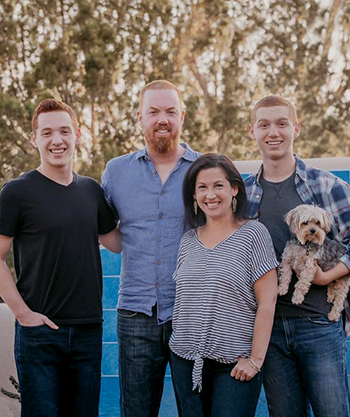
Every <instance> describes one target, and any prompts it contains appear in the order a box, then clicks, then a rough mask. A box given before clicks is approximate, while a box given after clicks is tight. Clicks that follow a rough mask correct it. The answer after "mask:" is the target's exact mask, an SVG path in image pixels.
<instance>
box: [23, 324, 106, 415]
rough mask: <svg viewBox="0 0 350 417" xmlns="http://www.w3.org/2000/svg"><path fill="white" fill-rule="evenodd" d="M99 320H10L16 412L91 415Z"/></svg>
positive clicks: (97, 367) (98, 377) (98, 378)
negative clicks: (18, 407)
mask: <svg viewBox="0 0 350 417" xmlns="http://www.w3.org/2000/svg"><path fill="white" fill-rule="evenodd" d="M101 357H102V324H100V323H98V324H84V325H74V326H59V329H58V330H53V329H51V328H50V327H48V326H46V325H41V326H34V327H24V326H21V325H20V324H19V323H18V322H16V330H15V360H16V366H17V372H18V378H19V384H20V391H21V404H22V413H21V416H22V417H97V416H98V405H99V395H100V385H101Z"/></svg>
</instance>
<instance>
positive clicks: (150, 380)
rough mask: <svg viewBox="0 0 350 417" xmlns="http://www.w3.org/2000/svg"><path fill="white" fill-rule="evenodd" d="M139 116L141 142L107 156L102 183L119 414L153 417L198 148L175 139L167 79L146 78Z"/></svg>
mask: <svg viewBox="0 0 350 417" xmlns="http://www.w3.org/2000/svg"><path fill="white" fill-rule="evenodd" d="M137 115H138V118H139V122H140V125H141V128H142V131H143V134H144V137H145V140H146V147H145V148H143V149H141V150H139V151H137V152H134V153H131V154H128V155H124V156H121V157H118V158H114V159H112V160H111V161H109V162H108V164H107V166H106V169H105V171H104V173H103V176H102V187H103V189H104V191H105V195H106V198H107V201H108V202H109V204H110V206H111V207H112V209H113V211H114V213H115V216H116V220H117V221H119V222H120V233H121V246H122V273H121V281H120V289H119V297H118V324H117V331H118V349H119V381H120V405H121V416H122V417H156V416H158V412H159V407H160V402H161V397H162V392H163V384H164V375H165V369H166V366H167V363H168V362H169V359H170V350H169V346H168V342H169V338H170V335H171V317H172V312H173V305H174V300H175V283H174V281H173V279H172V275H173V272H174V270H175V266H176V259H177V252H178V247H179V244H180V240H181V236H182V234H183V232H184V207H183V202H182V181H183V178H184V176H185V174H186V171H187V169H188V168H189V166H190V165H191V163H192V162H193V161H194V160H195V159H196V158H197V157H198V156H199V154H198V153H197V152H194V151H193V150H192V149H191V148H190V147H189V146H188V145H186V144H184V143H180V135H181V131H182V126H183V122H184V117H185V111H184V110H183V103H182V98H181V93H180V91H179V90H178V88H177V87H176V86H175V85H173V84H172V83H170V82H168V81H165V80H158V81H153V82H151V83H150V84H147V85H146V86H145V87H144V88H143V89H142V91H141V93H140V101H139V111H138V114H137ZM170 365H171V363H170ZM175 394H176V393H175ZM180 413H181V412H180V410H179V414H180Z"/></svg>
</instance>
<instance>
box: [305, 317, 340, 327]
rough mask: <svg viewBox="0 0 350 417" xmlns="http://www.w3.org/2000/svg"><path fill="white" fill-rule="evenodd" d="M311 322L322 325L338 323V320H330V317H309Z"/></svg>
mask: <svg viewBox="0 0 350 417" xmlns="http://www.w3.org/2000/svg"><path fill="white" fill-rule="evenodd" d="M307 319H308V320H309V322H310V323H313V324H317V325H320V326H331V325H332V324H335V323H337V322H336V321H330V320H329V319H328V317H323V316H321V317H307Z"/></svg>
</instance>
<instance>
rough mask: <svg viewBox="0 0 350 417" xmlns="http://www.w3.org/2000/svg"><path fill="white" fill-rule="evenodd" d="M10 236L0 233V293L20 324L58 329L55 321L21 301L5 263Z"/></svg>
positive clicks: (10, 241)
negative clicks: (43, 325)
mask: <svg viewBox="0 0 350 417" xmlns="http://www.w3.org/2000/svg"><path fill="white" fill-rule="evenodd" d="M12 241H13V238H12V237H8V236H3V235H0V295H1V297H2V298H3V300H4V301H5V303H6V304H7V305H8V306H9V307H10V309H11V310H12V312H13V314H14V315H15V317H16V319H17V320H18V322H19V324H21V325H22V326H28V327H30V326H40V325H41V324H46V325H47V326H49V327H51V328H52V329H55V330H56V329H58V326H56V324H55V323H53V322H52V321H51V320H50V319H48V318H47V317H46V316H44V315H43V314H40V313H35V312H34V311H32V310H31V309H30V308H29V307H28V306H27V304H26V303H25V302H24V301H23V298H22V297H21V295H20V293H19V292H18V290H17V287H16V285H15V283H14V280H13V277H12V275H11V272H10V270H9V268H8V266H7V264H6V256H7V255H8V253H9V251H10V249H11V246H12Z"/></svg>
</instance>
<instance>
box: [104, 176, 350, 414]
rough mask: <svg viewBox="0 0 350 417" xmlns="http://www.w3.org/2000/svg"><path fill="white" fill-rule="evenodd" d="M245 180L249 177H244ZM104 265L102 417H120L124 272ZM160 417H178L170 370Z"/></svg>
mask: <svg viewBox="0 0 350 417" xmlns="http://www.w3.org/2000/svg"><path fill="white" fill-rule="evenodd" d="M332 172H333V173H334V174H335V175H337V176H339V177H340V178H342V179H343V180H345V181H347V182H348V183H349V182H350V171H332ZM242 176H243V177H245V176H247V175H244V174H243V175H242ZM101 257H102V265H103V285H104V291H103V294H104V295H103V314H104V332H103V358H102V387H101V401H100V417H119V416H120V409H119V380H118V379H119V376H118V375H119V373H118V352H117V351H118V340H117V332H116V320H117V308H116V305H117V298H118V289H119V278H120V275H119V274H120V268H121V256H120V255H115V254H113V253H111V252H108V251H107V250H106V249H102V250H101ZM349 351H350V338H349V339H348V361H347V362H348V378H349V381H350V352H349ZM265 416H268V411H267V406H266V398H265V394H264V392H262V393H261V397H260V401H259V405H258V409H257V412H256V417H265ZM159 417H177V412H176V406H175V398H174V393H173V388H172V383H171V377H170V370H169V368H168V369H167V372H166V377H165V383H164V394H163V399H162V405H161V410H160V414H159Z"/></svg>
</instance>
